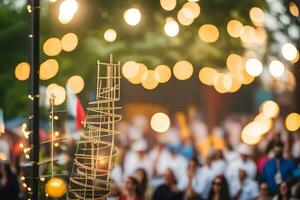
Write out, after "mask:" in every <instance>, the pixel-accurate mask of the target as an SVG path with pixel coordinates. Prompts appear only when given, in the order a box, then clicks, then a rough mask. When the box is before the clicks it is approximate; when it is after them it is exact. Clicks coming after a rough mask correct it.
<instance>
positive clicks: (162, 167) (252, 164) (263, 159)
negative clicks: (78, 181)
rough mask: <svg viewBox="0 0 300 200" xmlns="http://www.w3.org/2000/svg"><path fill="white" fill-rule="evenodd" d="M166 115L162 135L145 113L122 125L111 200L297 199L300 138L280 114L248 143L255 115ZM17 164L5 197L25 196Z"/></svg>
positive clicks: (1, 181)
mask: <svg viewBox="0 0 300 200" xmlns="http://www.w3.org/2000/svg"><path fill="white" fill-rule="evenodd" d="M169 116H171V126H170V128H169V129H168V131H166V132H165V133H158V132H155V131H154V130H153V129H152V128H151V126H150V123H149V121H150V119H149V118H147V117H146V115H145V116H141V115H138V116H134V117H131V118H129V117H127V118H125V119H124V120H122V121H121V122H120V123H118V125H117V130H120V132H121V134H120V135H118V137H117V146H118V148H119V150H120V156H119V158H118V159H119V160H118V163H119V165H117V166H116V167H115V168H114V170H113V171H112V180H113V183H112V188H111V193H110V195H109V197H108V200H227V199H232V200H268V199H274V200H276V199H278V200H294V199H299V200H300V165H299V164H300V135H299V134H298V133H289V132H287V131H286V130H285V128H284V126H283V123H282V120H281V119H280V117H279V118H278V119H276V120H274V125H273V128H272V129H271V130H270V131H269V132H268V133H267V134H266V135H265V136H264V138H263V139H262V140H261V141H260V142H259V143H258V144H257V145H254V146H250V145H247V144H245V143H243V142H242V141H241V139H240V134H241V131H242V129H243V127H244V126H245V125H246V124H247V123H248V122H249V121H251V120H252V118H253V117H252V116H249V115H243V114H239V115H228V116H227V117H226V118H225V119H224V120H223V121H221V122H220V123H219V125H218V126H212V125H210V124H211V123H209V122H207V121H206V119H205V118H204V117H203V116H205V115H201V113H200V112H198V111H197V110H196V109H188V111H187V112H184V113H183V112H179V113H174V114H172V115H169ZM162 123H165V122H162ZM78 139H79V138H77V140H78ZM68 141H69V142H70V141H71V140H68ZM2 143H3V145H5V144H6V143H5V142H3V141H2ZM2 143H1V144H2ZM71 143H73V145H68V146H66V147H64V146H63V145H61V147H62V148H63V147H64V148H65V149H66V151H69V153H63V151H62V152H61V153H60V154H58V157H59V156H60V155H63V156H60V157H63V158H64V159H62V161H64V162H62V164H61V165H62V166H63V165H66V163H67V162H68V163H69V166H67V167H66V168H65V169H64V170H65V171H66V172H69V170H68V169H69V168H71V166H72V164H73V158H72V155H73V153H74V149H73V148H75V147H76V141H75V140H73V141H72V142H71ZM1 144H0V146H1ZM42 150H43V149H42ZM66 158H67V159H66ZM19 164H20V162H19V161H18V160H15V166H14V167H12V166H10V165H9V164H8V162H0V199H3V200H17V199H23V198H24V194H25V193H26V191H27V189H28V188H27V189H26V188H24V182H23V183H22V176H23V174H24V173H23V172H22V170H20V169H19V168H20V167H19ZM57 164H60V161H59V160H58V161H57ZM43 170H47V168H45V169H43ZM18 178H19V179H18ZM19 185H20V186H19ZM20 190H21V192H20ZM22 191H23V192H22ZM18 194H19V195H18ZM22 194H23V197H22Z"/></svg>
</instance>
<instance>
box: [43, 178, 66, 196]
mask: <svg viewBox="0 0 300 200" xmlns="http://www.w3.org/2000/svg"><path fill="white" fill-rule="evenodd" d="M66 191H67V185H66V183H65V181H64V180H62V179H60V178H52V179H50V180H49V181H48V182H47V183H46V185H45V192H46V194H48V195H49V196H50V197H52V198H60V197H62V196H63V195H64V194H65V193H66Z"/></svg>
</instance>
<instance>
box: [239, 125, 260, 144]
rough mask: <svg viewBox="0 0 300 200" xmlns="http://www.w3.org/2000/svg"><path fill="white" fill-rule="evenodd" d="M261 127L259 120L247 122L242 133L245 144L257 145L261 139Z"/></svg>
mask: <svg viewBox="0 0 300 200" xmlns="http://www.w3.org/2000/svg"><path fill="white" fill-rule="evenodd" d="M261 135H262V132H261V129H260V125H259V123H258V122H255V121H254V122H250V123H249V124H247V125H246V126H245V127H244V128H243V130H242V133H241V139H242V141H243V142H244V143H245V144H248V145H255V144H257V143H259V142H260V140H261Z"/></svg>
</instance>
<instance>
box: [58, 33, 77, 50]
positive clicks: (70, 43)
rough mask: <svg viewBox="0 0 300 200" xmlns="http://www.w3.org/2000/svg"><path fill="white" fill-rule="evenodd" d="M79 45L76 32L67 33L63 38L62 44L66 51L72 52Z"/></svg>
mask: <svg viewBox="0 0 300 200" xmlns="http://www.w3.org/2000/svg"><path fill="white" fill-rule="evenodd" d="M77 45H78V37H77V35H76V34H75V33H67V34H65V35H64V36H63V37H62V39H61V46H62V49H63V50H64V51H67V52H71V51H73V50H74V49H75V48H76V47H77Z"/></svg>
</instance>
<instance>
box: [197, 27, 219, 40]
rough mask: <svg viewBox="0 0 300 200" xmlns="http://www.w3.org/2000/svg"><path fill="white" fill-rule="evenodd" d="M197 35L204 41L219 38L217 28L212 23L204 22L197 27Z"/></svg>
mask: <svg viewBox="0 0 300 200" xmlns="http://www.w3.org/2000/svg"><path fill="white" fill-rule="evenodd" d="M198 35H199V37H200V39H201V40H203V41H204V42H209V43H212V42H215V41H217V40H218V38H219V30H218V28H217V27H216V26H214V25H212V24H204V25H202V26H201V27H200V28H199V31H198Z"/></svg>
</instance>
